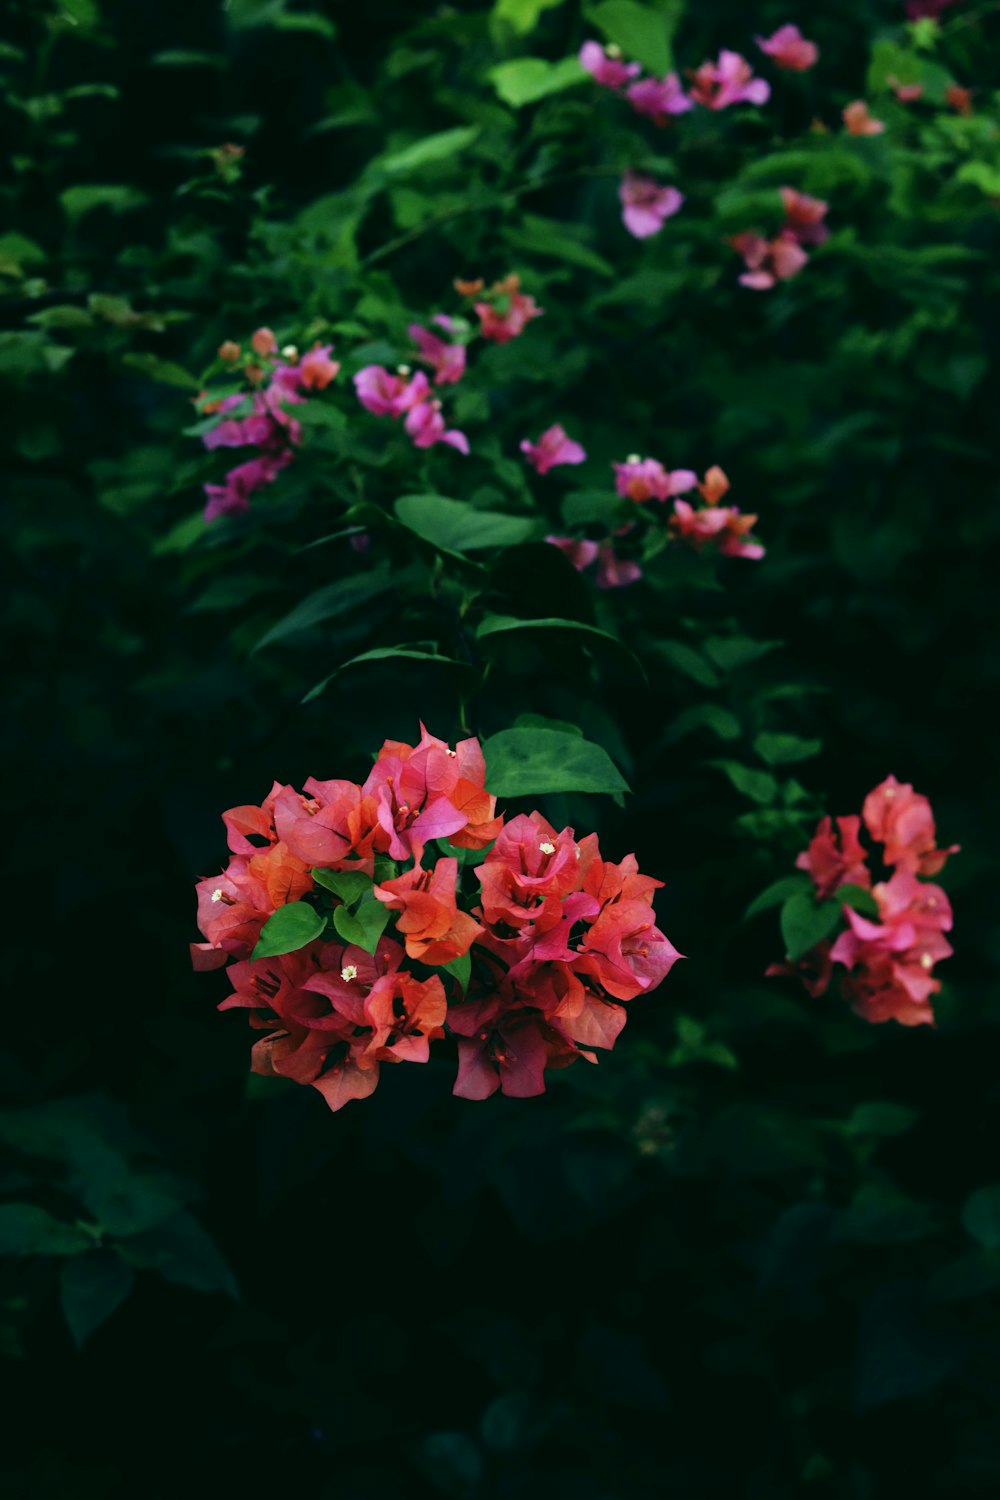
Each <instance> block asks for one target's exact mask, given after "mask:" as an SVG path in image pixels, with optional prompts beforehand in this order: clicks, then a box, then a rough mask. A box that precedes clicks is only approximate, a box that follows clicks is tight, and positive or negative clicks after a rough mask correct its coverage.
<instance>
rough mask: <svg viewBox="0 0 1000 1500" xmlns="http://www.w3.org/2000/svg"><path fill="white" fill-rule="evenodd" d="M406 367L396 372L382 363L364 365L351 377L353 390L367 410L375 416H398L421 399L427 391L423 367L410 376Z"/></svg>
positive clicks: (428, 389)
mask: <svg viewBox="0 0 1000 1500" xmlns="http://www.w3.org/2000/svg"><path fill="white" fill-rule="evenodd" d="M409 374H410V372H409V370H407V369H406V368H405V366H404V367H403V368H402V370H401V371H400V372H399V373H398V374H395V375H392V374H390V373H389V371H388V370H385V369H383V368H382V366H381V365H365V367H364V369H363V370H359V371H358V373H357V374H356V375H355V377H354V389H355V390H356V391H357V394H358V400H359V401H360V402H361V405H362V406H363V407H364V408H365V410H366V411H370V412H372V413H373V414H374V415H375V416H376V417H401V416H402V415H403V414H404V412H408V411H410V409H411V408H412V407H414V406H416V405H417V403H418V402H419V401H424V400H426V398H427V397H428V396H429V394H430V385H429V383H428V380H427V376H426V375H425V374H424V373H423V371H422V370H418V371H417V373H416V375H414V376H413V377H412V379H411V378H407V377H409Z"/></svg>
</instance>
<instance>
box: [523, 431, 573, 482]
mask: <svg viewBox="0 0 1000 1500" xmlns="http://www.w3.org/2000/svg"><path fill="white" fill-rule="evenodd" d="M520 446H521V452H522V453H523V454H524V456H525V458H526V459H527V460H528V462H529V464H531V466H532V468H533V469H535V470H536V472H537V473H539V474H547V473H548V472H549V470H550V469H554V468H555V467H556V465H557V464H582V463H584V462H585V461H586V458H587V455H586V453H585V452H584V450H583V449H582V448H581V447H580V444H579V443H574V442H573V440H572V438H568V437H567V436H566V433H565V431H564V430H563V428H561V427H560V426H559V424H558V423H556V425H555V426H554V427H549V428H547V429H546V430H545V432H543V433H542V435H541V437H540V438H539V439H538V442H537V443H532V442H530V441H529V440H528V439H527V438H524V439H523V440H522V442H521V445H520Z"/></svg>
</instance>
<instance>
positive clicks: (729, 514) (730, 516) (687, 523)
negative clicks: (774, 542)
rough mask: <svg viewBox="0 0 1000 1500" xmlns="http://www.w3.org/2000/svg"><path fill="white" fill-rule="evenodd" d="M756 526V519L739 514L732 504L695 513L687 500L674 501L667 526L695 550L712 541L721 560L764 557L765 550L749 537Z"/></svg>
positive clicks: (704, 508) (673, 533)
mask: <svg viewBox="0 0 1000 1500" xmlns="http://www.w3.org/2000/svg"><path fill="white" fill-rule="evenodd" d="M756 523H757V517H756V516H750V515H748V516H744V515H741V514H740V512H739V510H738V509H737V507H736V506H735V505H725V506H716V505H707V506H703V507H701V509H698V510H696V509H695V508H694V506H692V505H689V504H688V502H687V501H686V500H676V501H675V502H674V509H673V513H672V514H671V516H670V520H669V522H668V525H669V527H670V531H671V534H672V535H673V536H674V537H675V538H676V539H677V540H678V541H683V542H687V543H689V544H690V545H691V546H693V547H694V549H695V551H700V550H701V548H702V546H703V545H704V544H705V543H706V542H713V543H714V544H715V546H716V548H717V550H718V551H719V552H720V553H721V554H722V556H723V557H747V558H752V559H757V558H761V557H763V556H764V548H763V547H762V546H761V545H760V543H759V542H755V541H752V540H751V539H750V537H749V535H748V533H749V532H751V531H752V530H753V528H754V526H755V525H756Z"/></svg>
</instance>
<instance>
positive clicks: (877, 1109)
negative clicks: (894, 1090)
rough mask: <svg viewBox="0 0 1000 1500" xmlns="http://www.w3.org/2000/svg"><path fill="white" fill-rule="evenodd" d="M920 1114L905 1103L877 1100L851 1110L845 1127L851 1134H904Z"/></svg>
mask: <svg viewBox="0 0 1000 1500" xmlns="http://www.w3.org/2000/svg"><path fill="white" fill-rule="evenodd" d="M919 1118H920V1116H919V1115H918V1114H917V1111H916V1110H915V1109H907V1107H906V1105H905V1104H891V1103H882V1102H875V1103H871V1104H859V1105H858V1106H857V1108H856V1109H854V1110H852V1111H851V1117H850V1119H849V1120H848V1121H847V1124H846V1125H845V1127H844V1128H845V1129H846V1130H847V1131H848V1132H849V1133H850V1134H851V1135H872V1136H892V1135H904V1134H905V1133H906V1131H907V1130H909V1129H910V1127H911V1126H912V1125H915V1124H916V1122H917V1120H918V1119H919Z"/></svg>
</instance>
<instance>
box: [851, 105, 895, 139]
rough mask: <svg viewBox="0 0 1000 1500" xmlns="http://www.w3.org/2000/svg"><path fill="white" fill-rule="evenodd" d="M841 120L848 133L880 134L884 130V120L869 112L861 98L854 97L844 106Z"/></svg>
mask: <svg viewBox="0 0 1000 1500" xmlns="http://www.w3.org/2000/svg"><path fill="white" fill-rule="evenodd" d="M843 121H844V125H845V126H846V128H847V133H848V135H881V134H882V132H883V131H884V130H885V121H884V120H876V119H875V117H874V116H873V115H871V114H869V111H868V105H867V104H866V103H865V101H864V100H863V99H855V100H853V102H852V103H850V104H848V105H846V106H845V107H844V111H843Z"/></svg>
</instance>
